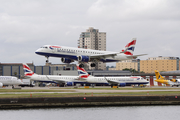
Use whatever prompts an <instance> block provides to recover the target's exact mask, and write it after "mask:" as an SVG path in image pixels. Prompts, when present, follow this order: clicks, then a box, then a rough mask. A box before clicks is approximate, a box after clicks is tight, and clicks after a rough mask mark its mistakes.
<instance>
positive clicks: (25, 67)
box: [23, 63, 35, 77]
mask: <svg viewBox="0 0 180 120" xmlns="http://www.w3.org/2000/svg"><path fill="white" fill-rule="evenodd" d="M23 70H24V76H25V77H31V76H33V75H35V73H34V72H33V71H32V70H31V68H30V67H29V66H28V65H27V64H26V63H23Z"/></svg>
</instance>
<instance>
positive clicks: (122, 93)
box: [0, 91, 180, 98]
mask: <svg viewBox="0 0 180 120" xmlns="http://www.w3.org/2000/svg"><path fill="white" fill-rule="evenodd" d="M139 95H141V96H151V95H153V96H154V95H155V96H165V95H171V96H178V95H180V91H150V92H113V93H93V94H92V93H86V94H85V93H33V94H26V93H24V94H0V98H42V97H43V98H46V97H87V96H139Z"/></svg>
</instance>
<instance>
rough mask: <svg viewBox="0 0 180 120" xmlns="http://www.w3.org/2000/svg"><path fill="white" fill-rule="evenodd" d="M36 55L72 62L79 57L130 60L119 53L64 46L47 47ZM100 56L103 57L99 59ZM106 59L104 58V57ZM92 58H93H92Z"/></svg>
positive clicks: (104, 60) (40, 49) (102, 59)
mask: <svg viewBox="0 0 180 120" xmlns="http://www.w3.org/2000/svg"><path fill="white" fill-rule="evenodd" d="M35 53H36V54H39V55H43V56H47V57H61V58H68V59H72V60H77V57H78V56H89V57H90V59H95V58H97V59H99V60H100V61H102V62H116V61H120V60H127V59H129V58H128V56H130V55H125V54H122V53H118V52H110V51H99V50H91V49H82V48H73V47H64V46H61V47H60V46H56V48H52V47H51V45H45V46H43V47H41V48H39V49H38V50H36V52H35ZM98 55H100V56H101V57H99V58H98ZM102 55H104V56H105V58H103V56H102ZM91 56H92V57H91Z"/></svg>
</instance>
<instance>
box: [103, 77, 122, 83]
mask: <svg viewBox="0 0 180 120" xmlns="http://www.w3.org/2000/svg"><path fill="white" fill-rule="evenodd" d="M104 78H105V80H106V81H107V82H108V83H110V84H119V83H120V82H118V81H114V80H108V79H107V78H106V77H104Z"/></svg>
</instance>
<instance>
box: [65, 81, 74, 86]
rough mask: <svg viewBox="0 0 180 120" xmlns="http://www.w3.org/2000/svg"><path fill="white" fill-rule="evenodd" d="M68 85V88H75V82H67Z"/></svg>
mask: <svg viewBox="0 0 180 120" xmlns="http://www.w3.org/2000/svg"><path fill="white" fill-rule="evenodd" d="M66 85H67V86H73V85H74V83H73V82H67V83H66Z"/></svg>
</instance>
